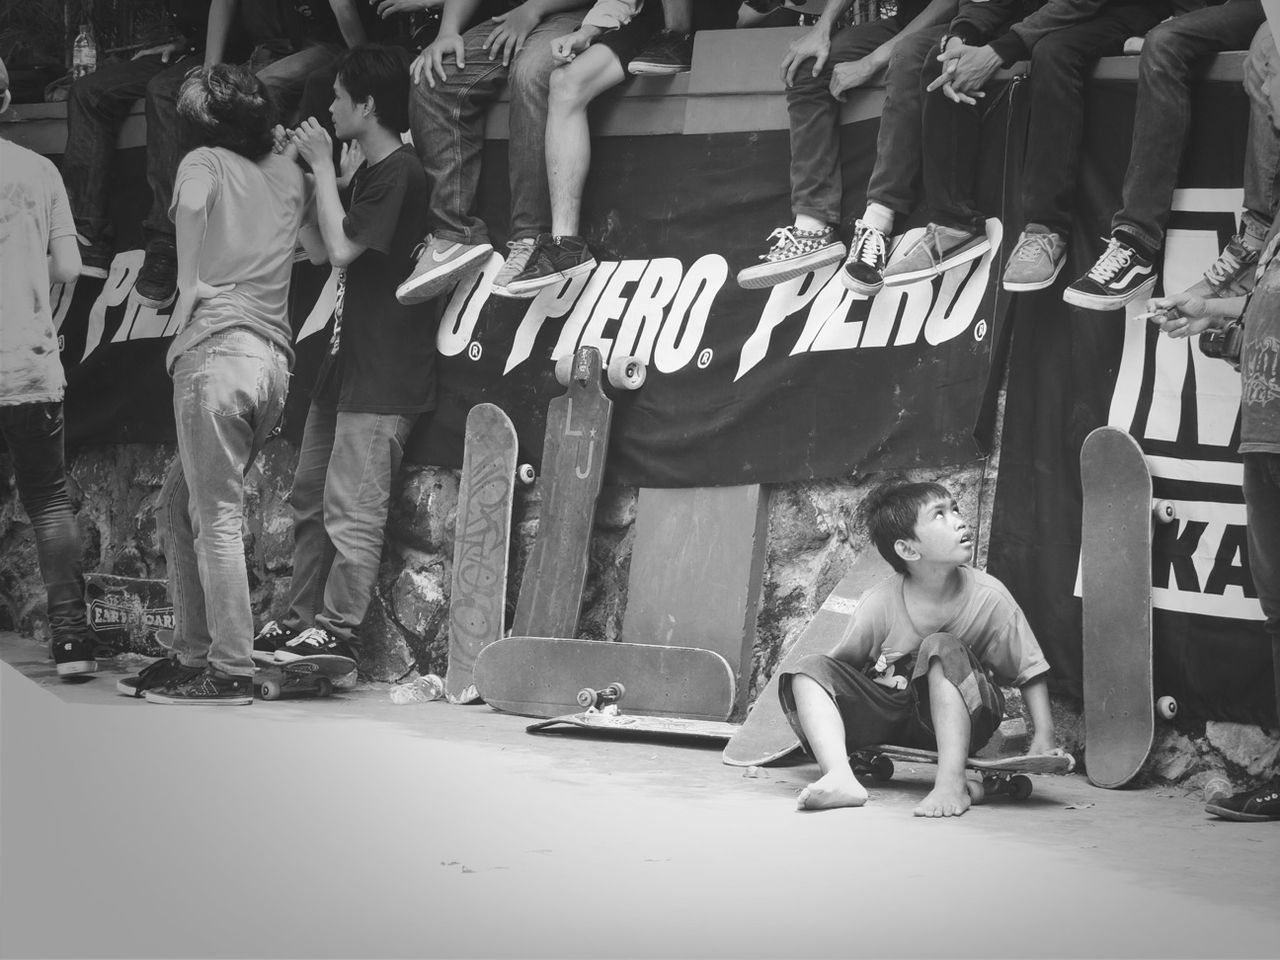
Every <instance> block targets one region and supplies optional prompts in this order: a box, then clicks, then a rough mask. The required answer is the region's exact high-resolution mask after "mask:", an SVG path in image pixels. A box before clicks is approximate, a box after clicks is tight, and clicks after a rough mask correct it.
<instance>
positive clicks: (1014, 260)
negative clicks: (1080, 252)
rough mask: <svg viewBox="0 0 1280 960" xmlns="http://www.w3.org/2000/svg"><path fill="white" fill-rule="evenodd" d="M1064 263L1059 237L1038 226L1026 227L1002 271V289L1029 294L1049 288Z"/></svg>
mask: <svg viewBox="0 0 1280 960" xmlns="http://www.w3.org/2000/svg"><path fill="white" fill-rule="evenodd" d="M1066 262H1067V242H1066V241H1065V240H1064V239H1062V235H1061V234H1058V233H1054V232H1053V231H1052V230H1050V229H1048V228H1047V227H1042V226H1040V225H1039V224H1034V223H1033V224H1028V225H1027V229H1026V230H1023V231H1022V235H1021V236H1020V237H1018V243H1017V245H1016V246H1015V247H1014V248H1013V252H1012V253H1011V254H1009V263H1008V264H1007V265H1006V266H1005V268H1004V288H1005V289H1006V290H1008V291H1009V292H1010V293H1029V292H1030V291H1032V290H1043V289H1045V288H1046V287H1051V286H1053V281H1055V280H1057V279H1058V274H1060V273H1061V272H1062V266H1063V264H1065V263H1066Z"/></svg>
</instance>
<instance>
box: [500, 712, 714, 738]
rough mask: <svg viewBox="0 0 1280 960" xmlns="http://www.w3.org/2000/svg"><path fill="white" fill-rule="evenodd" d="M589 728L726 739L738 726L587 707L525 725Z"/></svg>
mask: <svg viewBox="0 0 1280 960" xmlns="http://www.w3.org/2000/svg"><path fill="white" fill-rule="evenodd" d="M564 728H568V729H582V730H592V731H595V732H596V733H607V734H609V735H610V736H613V735H615V734H623V735H626V736H634V737H652V736H658V737H689V738H693V739H698V740H716V741H719V742H721V743H723V742H724V741H726V740H728V739H729V738H730V737H732V736H733V735H734V733H736V732H737V730H738V725H737V724H736V723H728V722H727V721H724V720H689V719H686V718H685V717H638V716H635V715H634V714H630V713H611V712H610V711H609V710H607V709H606V710H588V711H586V712H584V713H570V714H566V715H565V716H563V717H553V718H552V719H550V720H539V721H538V722H537V723H531V724H529V726H527V727H526V728H525V729H526V730H528V731H529V732H530V733H546V732H550V733H558V732H560V730H561V729H564Z"/></svg>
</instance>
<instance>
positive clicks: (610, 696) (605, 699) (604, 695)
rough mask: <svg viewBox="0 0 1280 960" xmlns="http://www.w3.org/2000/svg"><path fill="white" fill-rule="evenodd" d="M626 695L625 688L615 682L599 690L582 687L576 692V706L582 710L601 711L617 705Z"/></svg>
mask: <svg viewBox="0 0 1280 960" xmlns="http://www.w3.org/2000/svg"><path fill="white" fill-rule="evenodd" d="M626 693H627V688H626V687H624V686H623V685H622V684H620V683H617V682H614V683H611V684H609V685H608V686H607V687H603V688H602V689H600V690H596V689H595V688H594V687H583V688H582V689H581V690H579V691H578V706H580V707H581V708H582V709H583V710H602V709H604V708H605V707H607V706H609V705H611V704H616V703H618V701H620V700H621V699H622V698H623V697H624V696H626Z"/></svg>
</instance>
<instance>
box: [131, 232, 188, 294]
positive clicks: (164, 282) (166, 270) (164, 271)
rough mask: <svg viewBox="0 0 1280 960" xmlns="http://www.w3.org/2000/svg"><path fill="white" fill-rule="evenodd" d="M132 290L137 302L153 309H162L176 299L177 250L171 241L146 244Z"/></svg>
mask: <svg viewBox="0 0 1280 960" xmlns="http://www.w3.org/2000/svg"><path fill="white" fill-rule="evenodd" d="M133 292H134V295H135V296H136V297H137V299H138V302H139V303H141V304H142V305H143V306H144V307H151V309H153V310H163V309H165V308H166V307H168V306H169V305H170V304H172V303H173V301H174V300H175V299H177V296H178V251H177V249H176V248H175V247H174V245H173V243H172V241H169V240H157V241H153V242H152V243H151V244H149V245H148V246H147V255H146V259H144V260H143V261H142V269H141V270H139V271H138V279H137V280H136V281H135V282H134V284H133Z"/></svg>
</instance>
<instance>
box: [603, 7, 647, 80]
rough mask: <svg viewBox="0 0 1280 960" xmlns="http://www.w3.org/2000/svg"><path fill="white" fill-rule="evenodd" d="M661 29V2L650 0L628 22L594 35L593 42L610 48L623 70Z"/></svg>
mask: <svg viewBox="0 0 1280 960" xmlns="http://www.w3.org/2000/svg"><path fill="white" fill-rule="evenodd" d="M661 29H662V4H661V3H656V2H654V0H650V2H649V3H646V4H645V5H644V6H643V7H641V8H640V12H639V13H638V14H636V15H635V17H633V18H632V20H631V22H630V23H628V24H626V25H625V26H621V27H619V28H618V29H617V30H610V31H609V32H608V33H603V34H601V35H600V36H598V37H596V39H595V43H596V45H597V46H601V47H608V48H609V49H610V50H612V51H613V54H614V56H616V57H617V58H618V62H619V63H621V64H622V69H623V70H624V71H625V70H626V69H627V67H628V66H630V64H631V61H632V60H634V59H635V58H636V57H638V56H640V54H641V53H642V52H643V51H644V48H645V47H646V46H648V45H649V41H650V40H652V39H653V38H654V37H655V36H656V35H657V33H658V31H659V30H661Z"/></svg>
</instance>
